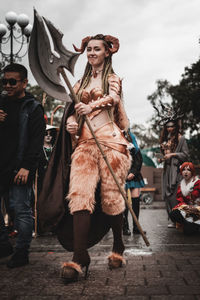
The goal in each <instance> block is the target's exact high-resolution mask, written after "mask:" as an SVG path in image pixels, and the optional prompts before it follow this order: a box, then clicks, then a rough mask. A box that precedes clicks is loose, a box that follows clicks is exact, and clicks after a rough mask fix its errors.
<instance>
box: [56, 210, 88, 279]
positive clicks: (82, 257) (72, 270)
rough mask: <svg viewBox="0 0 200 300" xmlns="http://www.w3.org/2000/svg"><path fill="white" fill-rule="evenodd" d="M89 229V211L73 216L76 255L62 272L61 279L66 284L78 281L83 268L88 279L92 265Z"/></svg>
mask: <svg viewBox="0 0 200 300" xmlns="http://www.w3.org/2000/svg"><path fill="white" fill-rule="evenodd" d="M89 228H90V213H89V211H87V210H81V211H77V212H75V213H74V215H73V232H74V242H73V245H74V255H73V259H72V262H67V263H64V265H63V268H62V271H61V277H62V278H63V279H64V281H65V282H66V283H67V282H72V281H76V280H78V276H79V274H80V273H82V268H84V267H85V278H86V277H87V273H88V268H89V264H90V256H89V254H88V251H87V244H88V233H89Z"/></svg>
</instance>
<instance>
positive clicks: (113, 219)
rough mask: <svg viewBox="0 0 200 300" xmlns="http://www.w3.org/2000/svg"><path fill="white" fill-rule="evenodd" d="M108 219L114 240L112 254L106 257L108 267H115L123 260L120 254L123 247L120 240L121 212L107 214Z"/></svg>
mask: <svg viewBox="0 0 200 300" xmlns="http://www.w3.org/2000/svg"><path fill="white" fill-rule="evenodd" d="M109 220H110V226H111V228H112V232H113V239H114V241H113V249H112V254H111V255H110V256H109V257H108V266H109V268H110V269H115V268H119V267H121V266H122V263H123V262H125V260H124V259H123V256H122V255H123V252H124V249H125V247H124V243H123V240H122V227H123V214H119V215H116V216H109Z"/></svg>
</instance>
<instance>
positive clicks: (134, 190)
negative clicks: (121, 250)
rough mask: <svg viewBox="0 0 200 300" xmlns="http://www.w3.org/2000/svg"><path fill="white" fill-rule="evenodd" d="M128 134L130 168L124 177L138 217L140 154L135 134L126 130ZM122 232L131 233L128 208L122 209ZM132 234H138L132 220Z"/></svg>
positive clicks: (140, 176) (140, 175)
mask: <svg viewBox="0 0 200 300" xmlns="http://www.w3.org/2000/svg"><path fill="white" fill-rule="evenodd" d="M128 136H129V139H130V146H129V151H130V154H131V157H132V163H131V168H130V170H129V172H128V176H127V179H126V186H125V188H126V190H128V189H130V192H131V201H132V209H133V211H134V213H135V215H136V217H137V219H138V218H139V213H140V190H141V188H142V187H144V180H143V177H142V174H141V172H140V171H141V168H142V161H143V160H142V154H141V152H140V149H139V147H138V144H137V141H136V138H135V135H134V134H133V133H132V132H131V131H130V129H129V130H128ZM123 234H124V235H131V232H130V229H129V223H128V208H126V209H125V211H124V224H123ZM133 234H140V231H139V229H138V228H137V225H136V224H135V222H134V220H133Z"/></svg>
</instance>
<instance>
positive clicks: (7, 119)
mask: <svg viewBox="0 0 200 300" xmlns="http://www.w3.org/2000/svg"><path fill="white" fill-rule="evenodd" d="M27 83H28V80H27V69H26V68H25V67H24V66H22V65H20V64H11V65H8V66H6V67H5V68H4V70H3V79H2V86H3V91H2V93H1V96H0V141H1V146H0V198H1V197H2V196H3V195H4V194H5V193H6V194H8V198H9V209H10V211H12V212H13V213H14V226H15V228H16V230H17V231H18V235H17V238H16V245H15V249H14V253H13V247H12V245H11V243H10V242H9V239H8V234H7V231H6V227H5V223H4V218H3V215H2V213H1V212H0V258H1V257H6V256H9V255H10V254H12V253H13V255H12V257H11V259H10V260H9V261H8V262H7V266H8V267H10V268H15V267H20V266H23V265H26V264H28V263H29V247H30V243H31V238H32V229H33V218H32V209H31V207H32V201H33V191H32V185H33V179H34V176H35V171H36V169H37V166H38V161H39V156H40V153H41V150H42V146H43V140H44V134H45V122H44V112H43V108H42V106H41V105H40V103H39V102H38V101H36V100H35V99H34V97H33V96H32V95H31V94H29V93H27V92H26V90H25V89H26V86H27Z"/></svg>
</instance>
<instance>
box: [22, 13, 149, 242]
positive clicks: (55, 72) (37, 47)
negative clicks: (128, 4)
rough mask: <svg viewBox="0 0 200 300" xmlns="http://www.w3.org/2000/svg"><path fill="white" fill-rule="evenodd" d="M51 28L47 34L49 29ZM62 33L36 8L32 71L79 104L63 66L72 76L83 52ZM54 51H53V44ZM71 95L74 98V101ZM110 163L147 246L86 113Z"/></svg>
mask: <svg viewBox="0 0 200 300" xmlns="http://www.w3.org/2000/svg"><path fill="white" fill-rule="evenodd" d="M45 26H46V27H47V28H48V31H49V32H48V33H47V29H46V27H45ZM48 34H49V36H50V37H51V40H52V44H53V45H51V43H50V40H49V36H48ZM62 38H63V34H62V33H61V32H60V31H59V30H58V29H57V28H56V27H55V26H54V25H53V24H52V23H51V22H50V21H49V20H47V19H46V18H42V17H41V16H40V15H39V14H38V12H37V11H36V10H34V25H33V30H32V33H31V38H30V43H29V51H28V54H29V64H30V68H31V71H32V73H33V75H34V77H35V79H36V81H37V82H38V84H39V86H40V87H41V88H42V89H43V90H44V91H45V92H46V93H47V94H49V95H50V96H52V97H53V98H56V99H59V100H62V101H65V102H72V100H73V101H74V103H79V100H78V98H77V96H76V94H75V92H74V90H73V87H72V85H71V84H70V81H69V79H68V78H67V75H66V73H65V70H64V68H66V69H67V70H68V71H69V72H71V74H72V75H73V72H74V65H75V63H76V60H77V58H78V56H79V55H80V54H77V53H73V52H71V51H69V50H67V49H66V48H65V47H64V45H63V44H62ZM51 46H53V47H54V50H52V47H51ZM60 74H61V75H62V77H63V79H64V81H65V83H66V85H67V87H68V88H69V91H70V96H71V97H70V96H69V95H68V93H67V91H66V89H65V87H64V86H63V84H62V82H61V78H60ZM71 98H72V100H71ZM83 118H84V121H85V122H86V124H87V126H88V128H89V130H90V132H91V134H92V136H93V138H94V140H95V142H96V144H97V146H98V148H99V150H100V152H101V154H102V156H103V158H104V160H105V162H106V164H107V166H108V169H109V171H110V172H111V174H112V176H113V179H114V181H115V183H116V184H117V186H118V188H119V191H120V193H121V195H122V197H123V198H124V200H125V203H126V204H127V206H128V208H129V210H130V212H131V215H132V217H133V219H134V221H135V223H136V225H137V227H138V229H139V230H140V233H141V235H142V237H143V239H144V241H145V243H146V245H147V246H149V245H150V243H149V241H148V239H147V237H146V235H145V234H144V232H143V230H142V227H141V226H140V224H139V222H138V220H137V218H136V216H135V213H134V212H133V209H132V206H131V203H130V201H128V200H127V197H126V194H125V192H124V190H123V189H122V187H121V186H120V184H119V182H118V180H117V178H116V175H115V173H114V171H113V169H112V167H111V165H110V163H109V161H108V159H107V157H106V155H105V153H104V151H103V149H102V147H101V145H100V143H99V141H98V139H97V138H96V136H95V133H94V131H93V129H92V127H91V124H90V121H89V119H88V117H87V116H83Z"/></svg>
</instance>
